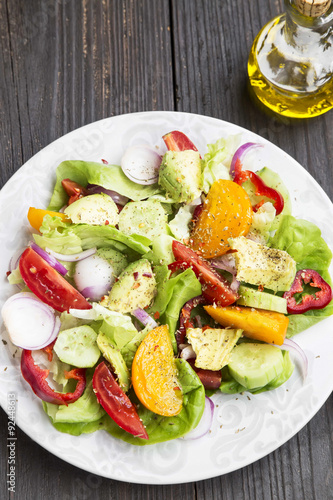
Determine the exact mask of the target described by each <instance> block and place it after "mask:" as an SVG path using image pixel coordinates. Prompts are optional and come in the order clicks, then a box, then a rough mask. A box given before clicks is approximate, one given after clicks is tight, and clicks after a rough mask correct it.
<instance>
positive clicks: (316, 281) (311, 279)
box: [283, 269, 332, 314]
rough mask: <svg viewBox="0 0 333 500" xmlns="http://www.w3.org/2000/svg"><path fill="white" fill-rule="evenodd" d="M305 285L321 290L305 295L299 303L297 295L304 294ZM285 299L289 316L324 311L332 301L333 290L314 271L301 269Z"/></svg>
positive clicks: (285, 294)
mask: <svg viewBox="0 0 333 500" xmlns="http://www.w3.org/2000/svg"><path fill="white" fill-rule="evenodd" d="M303 283H305V284H306V285H308V284H309V285H310V286H312V287H314V288H319V290H318V291H317V292H316V293H315V294H314V295H310V294H306V295H303V297H302V300H301V302H299V303H297V301H296V299H295V295H296V294H298V293H302V292H303ZM283 297H284V298H285V299H287V311H288V313H289V314H302V313H305V312H306V311H310V310H311V309H323V308H324V307H326V306H327V305H328V304H329V303H330V302H331V300H332V288H331V287H330V285H329V284H328V283H327V282H326V281H325V280H324V279H323V278H322V277H321V276H320V274H319V273H317V271H314V270H313V269H301V270H300V271H298V272H297V273H296V277H295V280H294V282H293V284H292V285H291V288H290V290H289V291H288V292H285V293H284V295H283Z"/></svg>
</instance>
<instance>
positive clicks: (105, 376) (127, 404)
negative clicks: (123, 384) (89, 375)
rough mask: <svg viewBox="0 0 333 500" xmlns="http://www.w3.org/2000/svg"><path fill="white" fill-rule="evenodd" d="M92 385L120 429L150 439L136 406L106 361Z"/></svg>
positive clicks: (97, 369)
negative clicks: (118, 382) (120, 385)
mask: <svg viewBox="0 0 333 500" xmlns="http://www.w3.org/2000/svg"><path fill="white" fill-rule="evenodd" d="M92 383H93V388H94V392H95V394H96V397H97V400H98V402H99V403H100V404H101V405H102V406H103V408H104V410H105V411H106V413H107V414H108V415H109V416H110V417H111V418H112V420H114V421H115V422H116V424H118V425H119V427H121V428H122V429H123V430H124V431H126V432H129V433H130V434H133V436H135V437H139V438H142V439H149V437H148V434H147V431H146V429H145V428H144V426H143V423H142V422H141V420H140V417H139V415H138V414H137V411H136V409H135V407H134V405H133V404H132V402H131V401H130V399H129V398H128V396H126V394H125V393H124V391H123V390H122V389H121V388H120V387H119V385H118V384H117V382H116V380H115V378H114V376H113V375H112V372H111V370H110V369H109V368H108V367H107V365H106V364H105V363H104V361H102V363H100V364H99V365H98V366H97V368H96V369H95V372H94V376H93V382H92Z"/></svg>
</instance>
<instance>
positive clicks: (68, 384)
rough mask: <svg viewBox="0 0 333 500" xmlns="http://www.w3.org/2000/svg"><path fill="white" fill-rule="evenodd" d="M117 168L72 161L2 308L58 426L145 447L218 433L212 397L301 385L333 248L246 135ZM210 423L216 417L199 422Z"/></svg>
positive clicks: (175, 147)
mask: <svg viewBox="0 0 333 500" xmlns="http://www.w3.org/2000/svg"><path fill="white" fill-rule="evenodd" d="M163 140H164V143H165V145H166V148H167V151H166V152H165V154H163V155H160V154H159V152H158V150H157V149H156V148H154V147H151V145H144V146H134V147H130V148H128V150H127V151H126V152H125V154H124V155H123V158H122V160H121V165H120V166H117V165H109V164H108V163H107V161H105V160H102V162H101V163H93V162H85V161H64V162H62V163H61V164H60V165H59V166H58V168H57V171H56V175H57V179H56V183H55V187H54V191H53V194H52V197H51V200H50V204H49V206H48V208H47V210H44V209H42V208H40V207H37V208H35V207H30V209H29V211H28V214H27V215H28V219H29V222H30V225H31V227H32V228H33V231H32V241H31V242H30V243H29V245H28V246H27V248H25V249H24V250H23V251H20V252H19V255H18V256H14V257H13V258H12V260H11V263H10V269H9V272H8V280H9V282H10V283H11V284H13V285H17V286H19V287H20V289H21V290H20V291H19V292H18V293H16V294H14V295H13V296H11V297H10V298H9V299H8V300H7V301H6V302H5V304H4V306H3V308H2V317H3V320H4V323H5V325H6V328H7V331H8V334H9V336H10V339H11V341H12V342H13V344H14V345H16V346H19V347H20V348H21V349H22V354H21V371H22V375H23V377H24V379H25V381H26V382H27V383H28V384H30V386H31V388H32V390H33V391H34V393H35V394H36V395H37V396H38V397H39V398H40V399H41V400H42V401H43V408H44V410H45V412H46V413H47V415H48V416H49V418H50V419H51V422H52V424H53V425H54V427H55V428H56V429H58V430H59V431H62V432H67V433H69V434H73V435H80V434H82V433H90V432H94V431H96V430H99V429H104V430H106V431H107V432H109V433H110V434H111V435H113V436H115V437H117V438H120V439H122V440H124V441H127V442H129V443H132V444H136V445H145V444H154V443H158V442H162V441H167V440H170V439H175V438H178V437H184V436H185V437H186V436H190V437H192V438H193V437H196V436H200V435H202V434H204V433H205V432H207V431H208V429H209V426H210V424H211V419H212V412H213V408H214V405H213V403H212V400H211V399H210V396H211V395H212V393H214V392H215V391H222V392H223V393H226V394H235V393H242V392H244V391H249V392H251V393H253V394H256V393H258V392H262V391H268V390H272V389H275V388H277V387H279V386H280V385H281V384H283V383H284V382H285V381H286V380H288V379H289V377H290V376H291V374H292V372H293V369H294V365H293V362H292V361H291V358H290V355H289V352H290V351H293V352H294V353H295V354H296V355H297V356H298V357H299V360H300V363H301V367H302V370H303V375H304V376H306V370H307V360H306V356H305V354H304V352H303V351H302V349H301V348H300V347H299V346H298V345H297V343H296V342H294V341H293V340H291V337H293V336H294V335H295V334H297V333H298V332H300V331H302V330H304V329H306V328H308V327H310V326H311V325H314V324H315V323H317V322H318V321H320V320H323V319H325V317H327V316H329V315H330V314H332V312H333V303H332V289H331V286H330V282H331V281H330V276H329V273H328V268H329V265H330V261H331V257H332V254H331V251H330V249H329V248H328V246H327V244H326V243H325V241H324V240H323V238H322V237H321V232H320V230H319V228H318V227H317V226H315V225H314V224H313V223H310V222H308V221H305V220H302V219H296V218H294V217H293V216H292V214H291V202H290V198H289V194H288V190H287V188H286V186H285V185H284V183H283V180H282V179H281V178H280V177H279V175H278V174H277V173H276V172H274V171H272V170H270V169H269V168H268V167H264V168H262V169H261V170H259V171H257V172H253V171H252V170H245V169H244V166H243V165H244V158H245V155H247V153H248V152H249V151H250V150H252V149H256V148H260V147H264V146H263V145H261V144H256V143H245V144H241V145H240V144H239V142H240V137H239V136H230V137H227V138H221V139H219V140H218V141H217V142H216V143H214V144H209V145H208V147H207V149H208V152H207V153H206V154H205V155H204V156H201V154H200V152H199V151H198V150H197V148H196V146H195V145H194V144H193V143H192V142H191V140H190V139H189V138H188V137H187V136H186V135H184V134H183V133H182V132H180V131H173V132H170V133H167V134H166V135H164V136H163ZM203 415H204V417H203Z"/></svg>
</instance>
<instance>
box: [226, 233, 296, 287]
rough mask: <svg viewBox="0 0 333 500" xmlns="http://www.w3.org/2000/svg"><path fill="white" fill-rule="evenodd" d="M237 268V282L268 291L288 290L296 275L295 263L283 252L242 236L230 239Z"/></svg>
mask: <svg viewBox="0 0 333 500" xmlns="http://www.w3.org/2000/svg"><path fill="white" fill-rule="evenodd" d="M228 241H229V244H230V247H231V248H232V249H233V250H237V252H235V253H234V256H235V260H236V268H237V276H236V278H237V280H238V281H244V282H245V283H250V284H251V285H258V286H259V285H261V286H263V287H265V288H269V289H270V290H274V291H276V292H278V291H285V290H289V289H290V287H291V285H292V283H293V281H294V279H295V274H296V262H295V261H294V259H292V257H290V255H289V254H288V253H287V252H285V251H284V250H278V249H276V248H270V247H267V246H265V245H260V244H259V243H256V242H255V241H252V240H250V239H248V238H245V237H244V236H239V237H238V238H230V239H229V240H228Z"/></svg>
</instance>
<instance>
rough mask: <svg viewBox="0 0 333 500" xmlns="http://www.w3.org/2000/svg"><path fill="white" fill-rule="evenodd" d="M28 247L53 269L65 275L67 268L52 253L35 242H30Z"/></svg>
mask: <svg viewBox="0 0 333 500" xmlns="http://www.w3.org/2000/svg"><path fill="white" fill-rule="evenodd" d="M30 247H31V248H32V249H33V250H34V251H35V252H36V253H38V255H40V256H41V257H42V258H43V259H44V260H45V261H46V262H47V263H48V264H50V266H51V267H53V269H55V270H56V271H58V272H59V273H60V274H62V275H63V276H65V274H67V269H66V268H65V266H63V265H62V264H61V263H60V262H59V261H58V260H57V259H56V258H55V257H54V256H53V255H50V254H48V253H47V252H46V251H45V250H43V249H42V248H41V247H40V246H38V245H37V244H36V243H33V242H31V243H30Z"/></svg>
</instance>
